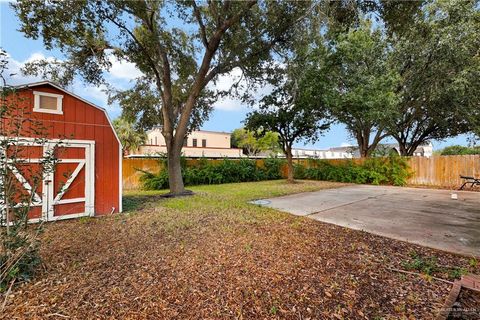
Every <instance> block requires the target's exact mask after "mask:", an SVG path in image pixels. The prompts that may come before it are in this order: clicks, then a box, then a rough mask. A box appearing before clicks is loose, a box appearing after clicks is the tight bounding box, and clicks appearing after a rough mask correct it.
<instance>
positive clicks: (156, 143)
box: [155, 137, 158, 146]
mask: <svg viewBox="0 0 480 320" xmlns="http://www.w3.org/2000/svg"><path fill="white" fill-rule="evenodd" d="M155 145H156V146H158V142H157V137H155Z"/></svg>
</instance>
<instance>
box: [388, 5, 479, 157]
mask: <svg viewBox="0 0 480 320" xmlns="http://www.w3.org/2000/svg"><path fill="white" fill-rule="evenodd" d="M478 8H479V2H478V1H473V0H472V1H440V0H439V1H431V2H428V3H427V4H425V5H424V6H423V7H422V10H421V11H420V12H419V13H418V14H416V15H415V16H414V18H413V23H412V24H410V25H409V26H408V27H407V28H405V29H404V30H403V32H402V33H394V34H393V35H392V47H393V60H392V65H393V66H394V67H395V68H396V69H397V71H398V74H399V75H400V84H399V86H398V90H397V94H398V96H399V98H400V99H399V101H398V104H397V106H396V108H395V109H396V112H395V113H393V114H392V116H391V117H390V118H389V119H390V121H389V125H388V132H389V134H390V135H391V136H392V137H393V138H395V139H396V140H397V142H398V144H399V146H400V153H401V154H402V155H406V156H410V155H412V154H413V153H414V152H415V150H416V149H417V147H418V146H420V145H421V144H423V143H425V142H428V141H429V140H442V139H446V138H449V137H454V136H456V135H458V134H462V133H467V132H470V131H472V129H474V128H473V127H474V125H475V123H479V121H478V119H480V98H479V97H480V96H479V95H478V92H479V91H480V56H479V54H480V51H479V48H480V37H479V36H478V30H480V10H479V9H478Z"/></svg>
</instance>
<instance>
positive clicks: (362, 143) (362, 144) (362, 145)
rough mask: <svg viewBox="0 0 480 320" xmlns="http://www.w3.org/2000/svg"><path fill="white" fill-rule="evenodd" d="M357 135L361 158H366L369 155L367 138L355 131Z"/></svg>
mask: <svg viewBox="0 0 480 320" xmlns="http://www.w3.org/2000/svg"><path fill="white" fill-rule="evenodd" d="M356 136H357V144H358V152H359V154H360V157H361V158H366V157H368V156H369V150H368V140H366V139H365V138H364V137H363V135H362V134H361V133H359V132H357V133H356Z"/></svg>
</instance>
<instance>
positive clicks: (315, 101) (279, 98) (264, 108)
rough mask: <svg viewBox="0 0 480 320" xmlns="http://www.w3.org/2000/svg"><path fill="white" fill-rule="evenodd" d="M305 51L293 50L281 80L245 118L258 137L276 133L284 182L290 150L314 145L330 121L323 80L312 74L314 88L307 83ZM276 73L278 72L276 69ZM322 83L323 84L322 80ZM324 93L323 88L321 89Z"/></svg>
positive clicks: (290, 174)
mask: <svg viewBox="0 0 480 320" xmlns="http://www.w3.org/2000/svg"><path fill="white" fill-rule="evenodd" d="M305 54H306V52H304V51H301V50H299V51H297V53H296V56H295V57H293V58H292V59H291V60H290V61H289V62H287V64H286V65H285V67H284V68H283V69H282V70H281V72H282V75H283V79H284V81H283V82H281V83H277V86H276V88H275V89H274V90H273V91H272V92H271V93H270V94H269V95H266V96H265V97H263V99H262V100H261V103H260V106H259V108H258V110H254V111H252V112H250V113H249V114H248V115H247V119H246V122H245V124H246V127H247V128H248V129H250V130H255V131H256V132H258V133H260V134H262V133H265V132H269V131H273V132H276V133H278V137H279V142H280V146H281V148H282V151H283V152H284V154H285V156H286V158H287V162H288V168H289V170H288V180H289V181H293V164H292V147H293V144H294V143H295V142H300V141H304V142H305V141H309V142H315V141H316V140H317V139H318V137H319V135H320V134H321V133H322V132H323V131H325V130H327V129H328V128H329V126H330V123H331V121H330V120H329V119H330V118H329V113H328V110H327V108H326V104H325V101H324V95H323V90H324V88H321V85H320V84H321V83H323V84H324V85H325V86H326V85H327V82H328V81H327V79H326V78H319V77H318V74H316V75H315V81H316V83H317V85H316V86H315V88H313V87H312V86H311V85H310V83H311V81H312V79H313V78H312V75H311V74H310V73H308V72H306V71H307V70H308V69H307V68H306V64H308V62H307V60H306V59H305V57H306V55H305ZM279 72H280V70H279ZM322 80H323V81H322ZM325 90H326V89H325Z"/></svg>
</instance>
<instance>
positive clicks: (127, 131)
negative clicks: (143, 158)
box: [113, 117, 147, 155]
mask: <svg viewBox="0 0 480 320" xmlns="http://www.w3.org/2000/svg"><path fill="white" fill-rule="evenodd" d="M113 127H114V128H115V131H116V132H117V135H118V138H119V139H120V141H121V142H122V145H123V152H124V155H127V154H128V153H129V152H131V151H134V150H137V149H138V148H139V147H140V146H141V145H142V144H144V143H145V141H146V140H147V135H146V134H145V132H143V131H139V130H137V129H135V125H134V123H133V122H130V121H128V120H127V119H125V118H122V117H120V118H117V119H115V120H114V121H113Z"/></svg>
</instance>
